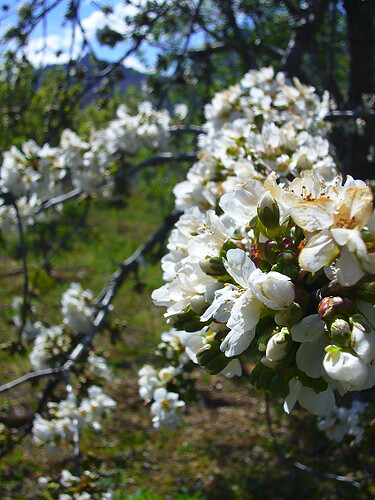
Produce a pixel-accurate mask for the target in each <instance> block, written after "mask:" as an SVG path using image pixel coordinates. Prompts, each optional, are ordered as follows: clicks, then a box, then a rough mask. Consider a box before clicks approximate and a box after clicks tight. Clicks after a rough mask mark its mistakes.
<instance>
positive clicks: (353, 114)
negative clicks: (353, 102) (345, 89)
mask: <svg viewBox="0 0 375 500" xmlns="http://www.w3.org/2000/svg"><path fill="white" fill-rule="evenodd" d="M367 116H371V117H375V111H374V110H372V109H369V110H366V111H364V110H363V109H345V110H339V109H333V110H332V111H330V113H329V114H328V115H327V116H325V117H324V119H325V120H329V121H336V120H355V119H356V118H366V117H367Z"/></svg>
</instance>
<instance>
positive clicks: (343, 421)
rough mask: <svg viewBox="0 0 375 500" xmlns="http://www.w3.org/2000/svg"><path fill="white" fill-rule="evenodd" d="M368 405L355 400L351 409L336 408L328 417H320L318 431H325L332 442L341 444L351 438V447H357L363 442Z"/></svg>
mask: <svg viewBox="0 0 375 500" xmlns="http://www.w3.org/2000/svg"><path fill="white" fill-rule="evenodd" d="M367 408H368V405H367V404H366V403H362V402H361V401H356V400H354V401H353V403H352V405H351V407H350V408H346V407H345V406H340V407H338V408H334V409H333V410H332V411H331V412H330V413H329V414H328V415H324V416H321V417H318V424H317V425H318V429H319V430H321V431H324V433H325V435H326V436H327V438H328V439H330V440H331V441H335V442H336V443H341V442H342V441H343V440H344V438H345V437H349V439H350V446H356V445H358V444H360V443H361V442H362V440H363V437H364V433H365V428H364V426H363V423H364V422H363V418H362V417H363V415H364V414H365V412H366V409H367Z"/></svg>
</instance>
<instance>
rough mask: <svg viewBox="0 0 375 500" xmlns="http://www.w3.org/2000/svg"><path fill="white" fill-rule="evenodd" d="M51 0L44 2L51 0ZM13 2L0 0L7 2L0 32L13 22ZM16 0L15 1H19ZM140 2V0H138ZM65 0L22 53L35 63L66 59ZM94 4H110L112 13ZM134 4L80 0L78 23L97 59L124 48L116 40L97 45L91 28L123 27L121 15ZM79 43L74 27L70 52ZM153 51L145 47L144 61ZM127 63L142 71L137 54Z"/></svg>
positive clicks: (111, 56) (112, 57)
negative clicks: (105, 44)
mask: <svg viewBox="0 0 375 500" xmlns="http://www.w3.org/2000/svg"><path fill="white" fill-rule="evenodd" d="M51 2H52V0H49V2H47V3H48V4H49V3H51ZM15 3H16V2H14V1H12V0H9V2H7V1H4V0H0V8H1V7H2V6H3V5H4V4H8V5H10V9H9V11H8V13H6V14H4V13H1V15H0V18H4V17H6V18H5V19H2V20H1V22H0V33H3V32H4V30H5V29H6V28H7V27H8V26H9V25H12V24H14V22H15V20H16V7H17V6H16V5H15ZM19 3H20V2H17V4H18V5H19ZM139 3H142V0H139ZM67 4H68V2H67V1H63V2H62V4H61V5H59V6H58V7H56V8H55V9H54V10H53V11H51V13H50V14H49V15H48V17H47V21H46V23H45V25H44V26H43V24H42V23H40V25H39V26H38V28H37V29H36V30H35V32H34V33H33V35H32V37H31V39H30V42H29V44H28V47H27V49H26V53H27V55H28V57H29V59H30V61H31V62H32V63H33V64H34V65H35V66H39V65H45V64H54V63H64V62H66V61H67V60H68V59H69V54H70V47H71V44H72V29H71V27H70V25H69V24H67V25H66V26H63V20H64V13H65V11H66V8H67ZM98 4H101V5H104V4H105V5H111V6H112V8H113V11H114V14H113V15H110V16H109V17H108V18H106V17H105V16H104V14H103V13H102V12H101V11H100V10H99V9H98V7H97V6H98ZM134 10H135V9H134V8H132V7H131V6H126V7H125V6H124V4H123V2H122V1H121V0H105V1H103V0H98V1H97V2H95V3H94V2H92V1H91V0H83V1H82V3H81V7H80V11H79V12H80V18H81V22H82V26H83V28H84V30H85V32H86V36H87V38H88V39H89V41H90V43H91V44H92V46H93V47H94V49H95V52H96V54H97V56H98V57H99V58H101V59H105V60H109V61H114V60H116V59H118V58H119V57H120V56H121V55H122V54H123V52H125V51H126V46H125V45H124V44H117V46H116V47H115V48H114V49H110V48H109V47H103V46H101V45H99V43H98V42H97V41H96V38H95V31H96V30H97V29H98V28H101V27H103V26H105V25H106V24H109V25H110V26H113V27H114V28H119V29H124V30H126V26H125V23H124V20H123V19H124V16H125V15H126V14H129V15H131V14H133V13H134ZM81 44H82V35H81V33H80V31H79V29H78V28H77V30H76V41H75V44H74V49H73V53H74V54H75V55H77V54H78V53H79V52H80V48H81ZM58 50H61V52H62V53H61V55H59V56H56V52H57V51H58ZM155 54H156V51H155V49H153V48H152V47H147V49H146V50H145V57H146V60H147V62H148V63H152V62H153V61H154V60H155ZM125 65H126V66H128V67H133V68H135V69H137V70H140V71H145V66H144V65H143V64H142V63H141V62H140V60H139V58H137V57H136V56H134V55H132V56H130V57H129V58H128V59H127V60H126V63H125Z"/></svg>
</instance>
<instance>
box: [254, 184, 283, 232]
mask: <svg viewBox="0 0 375 500" xmlns="http://www.w3.org/2000/svg"><path fill="white" fill-rule="evenodd" d="M258 217H259V219H260V220H261V222H262V224H263V225H264V226H265V227H266V228H267V229H274V228H276V227H279V218H280V211H279V207H278V205H277V203H276V202H275V200H274V199H273V198H272V195H271V193H269V192H268V191H266V192H265V193H264V195H263V196H262V198H261V200H260V202H259V205H258Z"/></svg>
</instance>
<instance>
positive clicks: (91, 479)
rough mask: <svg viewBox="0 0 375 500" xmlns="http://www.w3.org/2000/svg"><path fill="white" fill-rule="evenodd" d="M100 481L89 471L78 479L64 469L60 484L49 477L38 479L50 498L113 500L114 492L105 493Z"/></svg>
mask: <svg viewBox="0 0 375 500" xmlns="http://www.w3.org/2000/svg"><path fill="white" fill-rule="evenodd" d="M98 479H99V475H98V474H94V473H92V472H90V471H88V470H86V471H84V472H83V474H82V475H81V476H80V477H78V476H75V475H74V474H72V473H71V472H70V471H68V470H67V469H63V470H62V471H61V474H60V481H59V483H56V482H55V481H53V480H52V478H50V477H48V476H41V477H39V479H38V485H39V487H40V488H41V489H42V490H43V491H44V492H46V493H47V494H48V496H50V495H51V494H52V495H53V497H54V498H58V500H91V499H92V500H111V499H112V498H114V496H113V491H112V490H109V491H104V490H103V488H101V487H100V486H98V484H97V480H98ZM61 491H63V492H64V493H61ZM57 495H58V496H57Z"/></svg>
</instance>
